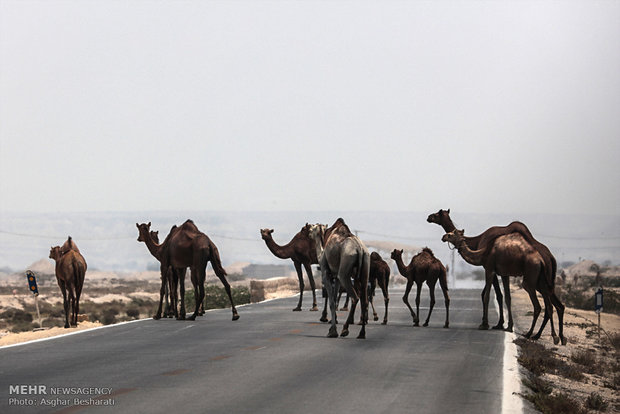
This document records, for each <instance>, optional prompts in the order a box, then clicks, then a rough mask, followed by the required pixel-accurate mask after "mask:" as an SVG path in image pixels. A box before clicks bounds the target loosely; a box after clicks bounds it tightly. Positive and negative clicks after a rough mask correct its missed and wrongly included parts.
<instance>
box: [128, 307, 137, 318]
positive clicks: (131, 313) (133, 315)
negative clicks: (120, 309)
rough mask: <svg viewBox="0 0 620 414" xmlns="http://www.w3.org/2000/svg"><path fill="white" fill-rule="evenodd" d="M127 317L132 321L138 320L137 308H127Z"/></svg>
mask: <svg viewBox="0 0 620 414" xmlns="http://www.w3.org/2000/svg"><path fill="white" fill-rule="evenodd" d="M127 316H129V317H130V318H132V319H138V318H139V317H140V309H138V307H137V306H130V307H129V308H127Z"/></svg>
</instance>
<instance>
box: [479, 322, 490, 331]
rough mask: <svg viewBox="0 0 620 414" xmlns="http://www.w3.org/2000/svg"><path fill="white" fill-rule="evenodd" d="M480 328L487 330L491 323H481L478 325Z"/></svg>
mask: <svg viewBox="0 0 620 414" xmlns="http://www.w3.org/2000/svg"><path fill="white" fill-rule="evenodd" d="M478 329H479V330H481V331H486V330H487V329H489V324H488V323H481V324H480V326H478Z"/></svg>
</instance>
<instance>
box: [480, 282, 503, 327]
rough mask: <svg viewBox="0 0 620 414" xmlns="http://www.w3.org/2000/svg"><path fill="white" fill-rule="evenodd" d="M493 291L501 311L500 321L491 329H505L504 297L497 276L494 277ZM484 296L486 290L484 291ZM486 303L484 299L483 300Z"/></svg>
mask: <svg viewBox="0 0 620 414" xmlns="http://www.w3.org/2000/svg"><path fill="white" fill-rule="evenodd" d="M493 290H495V299H496V300H497V306H498V309H499V321H497V325H495V326H494V327H493V328H491V329H504V304H503V300H502V299H503V296H502V290H501V289H500V287H499V280H497V275H494V276H493ZM482 294H483V295H484V290H483V291H482ZM482 301H483V302H484V298H483V299H482Z"/></svg>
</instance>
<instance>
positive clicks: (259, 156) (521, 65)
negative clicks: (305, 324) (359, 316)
mask: <svg viewBox="0 0 620 414" xmlns="http://www.w3.org/2000/svg"><path fill="white" fill-rule="evenodd" d="M619 74H620V2H618V1H590V0H588V1H576V2H571V1H557V2H547V1H532V2H528V1H515V2H511V1H489V2H486V1H455V2H451V1H428V2H426V1H384V0H382V1H260V0H257V1H108V0H106V1H103V0H102V1H55V0H50V1H8V0H0V211H20V210H25V211H54V212H56V211H115V210H172V211H174V210H178V209H183V210H412V211H435V210H437V209H439V208H448V207H451V208H452V209H453V210H455V209H458V210H460V211H467V212H481V213H486V212H501V213H509V212H515V213H519V212H522V213H544V212H553V211H558V212H562V213H585V214H590V213H606V214H617V213H618V212H619V206H620V185H619V183H620V167H619V165H620V75H619Z"/></svg>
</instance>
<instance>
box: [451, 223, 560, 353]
mask: <svg viewBox="0 0 620 414" xmlns="http://www.w3.org/2000/svg"><path fill="white" fill-rule="evenodd" d="M441 240H442V241H444V242H449V243H452V244H453V245H455V246H456V248H457V249H458V252H459V254H460V255H461V257H462V258H463V259H464V260H465V261H466V262H468V263H470V264H472V265H474V266H483V267H484V271H485V274H486V283H485V286H484V290H483V307H484V308H483V314H482V324H481V325H480V327H479V329H488V328H489V323H488V305H489V291H490V287H491V286H490V285H491V282H492V279H493V277H494V275H496V274H497V275H500V276H502V283H503V285H504V295H505V296H506V307H507V308H508V327H507V328H506V331H508V332H512V327H513V320H512V309H511V306H510V305H511V299H510V282H509V279H508V278H509V277H510V276H523V283H522V285H523V288H524V289H525V290H526V292H527V293H528V295H529V296H530V300H531V302H532V306H533V307H534V317H533V319H532V326H531V327H530V330H529V331H528V332H527V333H526V334H525V336H526V337H527V338H529V337H531V335H532V333H533V331H534V326H535V325H536V320H537V319H538V316H539V314H540V310H541V307H540V304H539V303H538V298H537V297H536V290H538V291H539V292H540V293H541V294H542V297H543V300H544V302H545V317H544V320H543V323H542V324H541V327H540V330H539V331H538V333H537V334H536V335H535V336H534V337H533V339H538V338H540V334H541V333H542V330H543V329H544V327H545V325H546V323H547V320H550V322H551V336H552V337H553V342H554V343H555V344H557V343H558V342H559V341H560V340H561V341H562V345H566V338H564V335H563V324H564V305H563V304H562V302H560V300H559V299H558V297H557V296H556V295H555V293H554V288H553V286H549V284H548V283H547V277H546V275H547V271H546V270H545V266H546V264H545V260H544V259H543V257H542V255H541V254H540V253H539V252H538V251H537V250H536V249H535V248H534V247H533V246H532V245H531V244H530V243H528V242H527V240H526V239H525V237H524V236H523V235H522V234H521V233H518V232H517V233H510V234H506V235H503V236H499V237H497V238H495V239H494V240H491V241H490V243H489V244H488V245H487V246H484V247H483V248H481V249H478V250H472V249H471V248H469V247H468V245H467V242H466V240H465V236H464V231H463V230H454V231H452V232H450V233H446V234H444V236H443V237H442V239H441ZM551 306H554V307H555V308H556V311H557V313H558V323H559V338H558V337H557V336H556V334H555V329H554V327H553V318H552V308H551Z"/></svg>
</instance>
